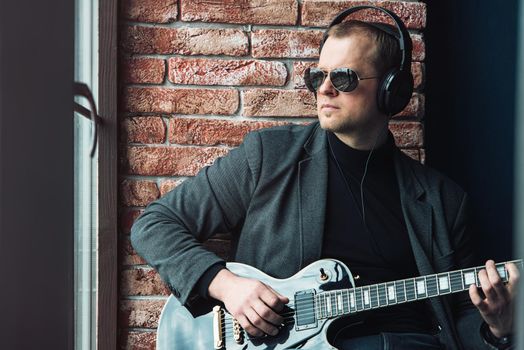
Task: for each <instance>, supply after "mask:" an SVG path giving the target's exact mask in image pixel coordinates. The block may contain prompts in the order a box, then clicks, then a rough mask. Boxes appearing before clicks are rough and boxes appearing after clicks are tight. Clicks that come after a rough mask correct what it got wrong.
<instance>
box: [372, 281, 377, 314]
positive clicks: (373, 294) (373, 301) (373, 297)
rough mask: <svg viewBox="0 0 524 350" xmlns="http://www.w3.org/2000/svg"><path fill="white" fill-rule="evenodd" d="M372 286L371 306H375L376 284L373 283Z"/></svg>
mask: <svg viewBox="0 0 524 350" xmlns="http://www.w3.org/2000/svg"><path fill="white" fill-rule="evenodd" d="M372 287H374V289H372V290H371V307H372V308H376V307H378V286H377V285H376V284H375V285H373V286H372Z"/></svg>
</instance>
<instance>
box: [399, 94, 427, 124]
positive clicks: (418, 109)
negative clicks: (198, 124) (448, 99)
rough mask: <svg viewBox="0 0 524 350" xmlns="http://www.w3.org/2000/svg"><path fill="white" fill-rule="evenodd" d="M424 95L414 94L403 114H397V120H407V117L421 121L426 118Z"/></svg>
mask: <svg viewBox="0 0 524 350" xmlns="http://www.w3.org/2000/svg"><path fill="white" fill-rule="evenodd" d="M424 101H425V99H424V95H422V94H419V93H416V92H415V93H414V94H413V96H412V97H411V100H410V101H409V103H408V105H407V106H406V108H404V110H403V111H402V112H400V113H399V114H397V115H396V116H395V118H406V117H414V118H417V119H420V118H422V117H423V116H424V110H425V108H424Z"/></svg>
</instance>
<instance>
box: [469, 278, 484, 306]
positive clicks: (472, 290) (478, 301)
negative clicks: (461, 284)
mask: <svg viewBox="0 0 524 350" xmlns="http://www.w3.org/2000/svg"><path fill="white" fill-rule="evenodd" d="M469 298H470V299H471V302H472V303H473V305H475V306H476V307H477V308H478V309H479V310H480V311H486V309H487V306H488V305H487V304H486V302H485V301H484V299H483V298H482V296H481V295H480V293H479V291H478V288H477V286H476V285H474V284H472V285H470V286H469Z"/></svg>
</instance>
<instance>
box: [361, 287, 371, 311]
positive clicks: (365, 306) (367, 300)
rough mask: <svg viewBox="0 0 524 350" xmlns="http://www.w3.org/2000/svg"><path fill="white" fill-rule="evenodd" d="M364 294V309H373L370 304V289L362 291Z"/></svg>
mask: <svg viewBox="0 0 524 350" xmlns="http://www.w3.org/2000/svg"><path fill="white" fill-rule="evenodd" d="M362 293H363V297H364V298H363V299H364V309H369V308H371V305H370V304H369V287H364V288H363V289H362Z"/></svg>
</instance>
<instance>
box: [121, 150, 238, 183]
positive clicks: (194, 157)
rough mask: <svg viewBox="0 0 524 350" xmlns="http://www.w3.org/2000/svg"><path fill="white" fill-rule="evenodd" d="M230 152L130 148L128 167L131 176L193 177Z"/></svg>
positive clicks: (128, 151) (127, 160)
mask: <svg viewBox="0 0 524 350" xmlns="http://www.w3.org/2000/svg"><path fill="white" fill-rule="evenodd" d="M228 151H229V150H228V149H226V148H218V147H136V146H132V147H129V148H128V150H127V159H126V162H127V164H126V166H127V170H128V173H129V174H136V175H154V176H162V175H166V176H193V175H196V173H197V172H198V170H200V169H201V168H202V167H204V166H206V165H210V164H212V163H213V162H214V161H215V159H216V158H218V157H220V156H223V155H225V154H226V153H227V152H228Z"/></svg>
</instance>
